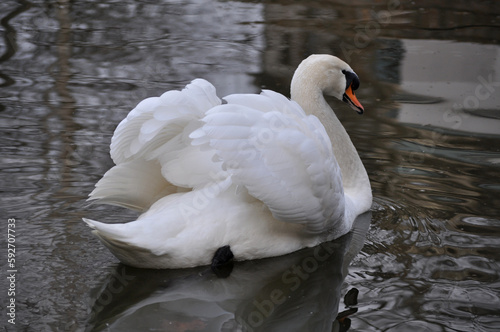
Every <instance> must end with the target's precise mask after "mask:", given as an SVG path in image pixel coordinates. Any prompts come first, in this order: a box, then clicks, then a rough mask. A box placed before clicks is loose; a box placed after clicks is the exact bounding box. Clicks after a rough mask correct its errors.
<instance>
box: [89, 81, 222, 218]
mask: <svg viewBox="0 0 500 332" xmlns="http://www.w3.org/2000/svg"><path fill="white" fill-rule="evenodd" d="M220 104H221V100H220V99H219V98H218V97H217V95H216V91H215V88H214V86H213V85H212V84H210V83H209V82H207V81H205V80H203V79H196V80H194V81H192V82H191V83H190V84H188V85H187V86H186V87H185V88H184V89H183V90H182V91H168V92H165V93H164V94H163V95H161V96H160V97H152V98H147V99H145V100H143V101H142V102H140V103H139V104H138V105H137V106H136V107H135V108H134V109H133V110H132V111H130V113H129V114H128V115H127V117H126V118H125V119H124V120H123V121H122V122H120V124H119V125H118V127H117V128H116V130H115V132H114V134H113V137H112V139H111V152H110V154H111V158H112V159H113V161H114V162H115V164H116V166H114V167H113V168H111V169H110V170H109V171H108V172H107V173H106V174H105V175H104V176H103V178H102V179H101V180H100V181H99V182H98V183H97V184H96V188H95V190H94V191H93V192H92V193H91V194H90V195H89V196H90V199H98V200H100V202H101V203H107V204H114V205H120V206H124V207H128V208H133V209H137V210H141V211H144V210H146V209H147V208H148V207H149V206H151V204H153V203H154V202H155V201H156V200H157V199H158V198H159V197H161V195H165V194H169V193H173V192H176V191H177V190H178V187H183V188H194V187H197V186H202V185H203V184H205V183H207V182H209V181H211V180H212V178H213V177H212V178H210V176H208V175H207V174H217V172H218V171H219V170H220V163H219V164H217V163H215V162H213V161H212V157H213V152H212V153H210V152H209V151H200V149H199V148H197V147H194V146H192V145H191V144H190V143H191V139H190V138H189V133H191V132H192V131H193V130H194V129H195V128H197V127H199V126H200V125H201V124H202V122H201V121H200V119H201V118H202V117H203V116H204V115H205V113H206V112H207V111H208V110H209V109H211V108H212V107H214V106H217V105H220Z"/></svg>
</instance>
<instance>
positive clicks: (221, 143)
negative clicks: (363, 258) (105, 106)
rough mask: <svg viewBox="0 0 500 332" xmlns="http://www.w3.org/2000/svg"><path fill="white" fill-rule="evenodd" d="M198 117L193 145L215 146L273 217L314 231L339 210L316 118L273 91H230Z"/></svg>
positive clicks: (330, 158)
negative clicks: (198, 122)
mask: <svg viewBox="0 0 500 332" xmlns="http://www.w3.org/2000/svg"><path fill="white" fill-rule="evenodd" d="M224 99H226V100H227V102H228V103H227V104H224V105H220V106H217V107H215V108H213V109H211V110H210V111H209V112H207V114H206V116H205V117H204V118H203V122H204V123H205V124H204V125H203V127H201V128H199V129H197V130H195V131H193V132H192V133H191V135H190V137H191V138H192V139H193V143H192V144H193V145H202V146H203V145H205V146H209V147H211V148H212V149H214V150H215V153H216V155H217V157H218V158H220V160H221V161H222V162H223V164H222V167H223V168H224V169H225V170H227V172H229V173H230V174H231V176H232V179H233V181H234V183H237V184H241V185H243V186H245V187H246V188H247V190H248V192H249V193H250V194H251V195H252V196H254V197H255V198H257V199H259V200H261V201H262V202H264V203H265V204H266V205H267V207H268V208H269V210H270V211H271V213H272V215H273V217H274V218H276V219H278V220H281V221H285V222H292V223H300V224H305V225H306V230H307V231H308V232H310V233H319V232H322V231H324V230H325V229H327V228H329V227H331V226H333V224H335V223H336V222H338V221H340V220H341V219H342V218H343V215H344V206H345V203H344V192H343V187H342V179H341V173H340V168H339V167H338V164H337V161H336V159H335V156H334V154H333V151H332V147H331V143H330V140H329V138H328V135H327V133H326V131H325V128H324V127H323V125H322V124H321V122H320V121H319V120H318V119H317V118H316V117H315V116H312V115H306V114H305V113H304V111H303V110H302V109H301V107H300V106H299V105H298V104H297V103H295V102H293V101H290V100H289V99H287V98H286V97H284V96H283V95H281V94H278V93H275V92H272V91H263V93H261V94H260V95H232V96H228V97H226V98H224Z"/></svg>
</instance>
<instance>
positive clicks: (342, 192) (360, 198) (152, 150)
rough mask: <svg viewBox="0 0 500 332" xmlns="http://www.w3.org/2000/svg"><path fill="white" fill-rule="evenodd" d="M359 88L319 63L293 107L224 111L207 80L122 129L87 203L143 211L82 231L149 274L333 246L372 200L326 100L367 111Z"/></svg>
mask: <svg viewBox="0 0 500 332" xmlns="http://www.w3.org/2000/svg"><path fill="white" fill-rule="evenodd" d="M358 85H359V81H358V79H357V76H356V74H354V72H353V71H352V69H351V68H350V67H349V66H348V65H347V64H346V63H344V62H343V61H341V60H339V59H338V58H336V57H333V56H329V55H313V56H310V57H309V58H307V59H306V60H304V61H303V62H302V63H301V65H300V66H299V67H298V68H297V71H296V72H295V74H294V78H293V80H292V89H291V97H292V100H294V101H290V100H288V99H287V98H285V97H284V96H283V95H280V94H278V93H275V92H272V91H264V92H262V93H261V94H260V95H251V94H248V95H230V96H227V97H225V98H224V100H225V101H226V102H227V103H226V104H222V102H221V100H220V99H219V98H218V97H217V96H216V94H215V88H214V87H213V86H212V85H211V84H210V83H208V82H207V81H205V80H201V79H196V80H194V81H193V82H191V84H189V85H188V86H187V87H186V88H185V89H184V90H182V91H169V92H166V93H165V94H163V95H162V96H161V97H158V98H148V99H146V100H144V101H142V102H141V103H140V104H139V105H138V106H137V107H136V108H135V109H134V110H132V111H131V112H130V113H129V115H128V116H127V118H126V119H124V120H123V121H122V122H121V123H120V125H119V126H118V128H117V129H116V131H115V133H114V136H113V139H112V143H111V157H112V158H113V161H114V162H115V164H116V166H114V167H113V168H112V169H110V170H109V171H108V172H107V173H106V174H105V175H104V176H103V178H102V179H101V180H100V181H99V182H98V183H97V184H96V189H95V190H94V191H93V192H92V193H91V195H90V196H91V197H90V198H91V199H99V200H101V202H103V203H108V204H116V205H121V206H125V207H129V208H134V209H137V210H140V211H145V212H144V213H143V214H142V215H140V216H139V218H138V219H137V220H136V221H133V222H129V223H125V224H104V223H100V222H97V221H93V220H88V219H85V221H86V222H87V223H88V225H89V226H91V227H92V228H94V233H95V234H96V235H97V236H98V237H99V238H100V239H101V240H102V242H103V243H104V244H105V245H106V246H107V247H108V248H109V249H110V250H111V252H113V254H114V255H115V256H117V257H118V258H119V259H120V260H121V261H122V262H123V263H125V264H128V265H132V266H136V267H145V268H182V267H191V266H197V265H206V264H210V262H211V260H212V257H213V255H214V252H215V251H216V250H217V248H220V247H222V246H227V245H229V246H230V248H231V251H232V252H233V254H234V257H235V259H237V260H246V259H256V258H264V257H271V256H278V255H283V254H286V253H290V252H293V251H296V250H299V249H301V248H304V247H311V246H314V245H317V244H319V243H321V242H324V241H328V240H331V239H334V238H337V237H339V236H341V235H343V234H345V233H347V232H348V231H349V230H350V229H351V226H352V223H353V221H354V219H355V218H356V216H358V215H359V214H361V213H363V212H365V211H367V210H368V209H369V208H370V206H371V202H372V194H371V187H370V183H369V180H368V176H367V174H366V171H365V169H364V167H363V164H362V163H361V160H360V158H359V156H358V154H357V152H356V149H355V148H354V146H353V144H352V142H351V140H350V139H349V136H348V135H347V133H346V131H345V129H344V128H343V126H342V125H341V123H340V122H339V120H338V119H337V117H336V116H335V114H334V113H333V111H332V110H331V108H330V106H329V105H328V104H327V102H326V101H325V99H324V97H323V93H325V94H329V95H333V96H335V97H337V98H339V99H341V100H342V99H343V100H344V101H346V102H348V103H349V104H351V106H353V107H354V108H355V109H356V110H358V111H360V112H362V110H363V109H362V106H361V104H359V102H358V101H357V99H356V98H355V96H354V94H353V92H352V90H353V89H354V90H355V89H356V88H357V86H358ZM318 119H319V120H318Z"/></svg>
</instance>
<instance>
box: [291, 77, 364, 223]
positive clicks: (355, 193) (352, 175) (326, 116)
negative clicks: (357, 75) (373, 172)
mask: <svg viewBox="0 0 500 332" xmlns="http://www.w3.org/2000/svg"><path fill="white" fill-rule="evenodd" d="M304 83H305V84H304ZM307 83H312V82H307V81H306V82H301V84H297V81H296V80H293V81H292V90H291V97H292V100H294V101H296V102H297V103H298V104H299V105H300V106H301V107H302V108H303V109H304V111H305V112H306V113H307V114H312V115H315V116H316V117H318V119H319V120H320V121H321V123H322V124H323V125H324V126H325V129H326V132H327V134H328V136H329V137H330V141H331V142H332V148H333V153H334V154H335V158H336V159H337V162H338V164H339V167H340V170H341V172H342V182H343V186H344V193H345V195H346V196H348V197H349V198H350V199H352V200H353V202H352V203H353V205H354V206H355V207H356V208H355V209H356V210H357V209H359V213H361V212H364V211H366V210H368V209H369V208H370V206H371V202H372V193H371V186H370V181H369V179H368V175H367V173H366V170H365V168H364V166H363V163H362V162H361V159H360V158H359V155H358V153H357V151H356V148H355V147H354V144H352V141H351V139H350V137H349V135H348V134H347V132H346V130H345V128H344V126H342V124H341V122H340V121H339V119H338V118H337V116H336V115H335V113H334V112H333V110H332V108H331V107H330V105H328V103H327V102H326V100H325V98H324V97H323V92H322V91H321V89H320V88H316V89H314V88H310V87H312V86H314V85H312V84H307ZM308 88H309V89H308ZM360 200H362V202H361V201H360ZM353 208H354V207H353ZM350 212H354V214H355V215H357V214H358V211H350Z"/></svg>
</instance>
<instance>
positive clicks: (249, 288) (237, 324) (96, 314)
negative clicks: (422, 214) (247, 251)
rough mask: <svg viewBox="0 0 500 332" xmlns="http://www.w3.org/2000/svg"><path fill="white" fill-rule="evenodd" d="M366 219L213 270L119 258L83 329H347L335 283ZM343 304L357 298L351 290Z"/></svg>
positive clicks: (359, 243) (365, 227)
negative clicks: (334, 233)
mask: <svg viewBox="0 0 500 332" xmlns="http://www.w3.org/2000/svg"><path fill="white" fill-rule="evenodd" d="M370 221H371V212H367V213H364V214H362V215H360V216H359V217H358V218H357V219H356V221H355V223H354V226H353V230H352V231H351V232H350V233H348V234H346V235H344V236H343V237H341V238H339V239H337V240H334V241H331V242H325V243H322V244H320V245H318V246H316V247H313V248H307V249H303V250H300V251H298V252H295V253H292V254H288V255H285V256H281V257H274V258H268V259H261V260H254V261H244V262H235V263H234V265H229V266H226V267H225V269H222V270H218V271H212V270H211V269H210V267H198V268H191V269H180V270H142V269H136V268H131V267H128V266H125V265H121V264H120V265H118V266H117V268H116V270H115V271H114V272H113V273H112V274H110V275H109V276H108V278H107V280H106V281H105V282H104V283H103V285H102V287H101V290H100V291H98V294H97V296H95V297H94V298H95V300H94V305H93V308H92V312H91V316H90V318H89V323H88V329H87V331H103V330H105V331H315V332H316V331H347V329H348V328H349V320H348V318H346V316H347V315H348V314H350V313H353V312H355V311H356V309H355V308H350V309H349V310H346V311H344V312H343V313H340V314H338V315H337V313H338V310H339V303H340V293H341V286H342V283H343V281H344V279H345V277H346V275H347V273H348V265H349V264H350V262H351V261H352V259H353V258H354V257H355V256H356V255H357V254H358V252H359V251H360V250H361V248H362V247H363V244H364V241H365V237H366V232H367V230H368V228H369V225H370ZM349 295H351V296H349ZM352 295H354V296H352ZM352 298H354V299H352ZM345 302H346V303H345V305H346V306H349V305H351V304H356V291H354V292H350V293H348V296H346V299H345ZM336 318H338V319H336Z"/></svg>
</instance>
